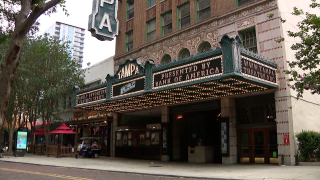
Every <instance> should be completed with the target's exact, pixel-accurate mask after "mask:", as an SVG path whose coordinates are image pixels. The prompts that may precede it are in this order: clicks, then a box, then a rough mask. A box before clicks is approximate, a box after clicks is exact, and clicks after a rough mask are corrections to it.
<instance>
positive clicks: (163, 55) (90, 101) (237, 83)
mask: <svg viewBox="0 0 320 180" xmlns="http://www.w3.org/2000/svg"><path fill="white" fill-rule="evenodd" d="M310 2H311V1H310ZM294 6H297V7H301V8H303V9H304V10H306V11H308V10H310V8H308V3H306V2H303V3H302V2H301V1H298V0H293V1H288V0H215V1H212V0H211V1H209V0H142V1H133V0H124V1H122V2H119V3H118V16H117V17H118V19H119V29H120V30H121V31H120V32H119V34H118V36H117V39H116V52H115V57H114V65H115V67H114V71H115V74H114V76H110V75H108V76H107V83H106V85H105V88H106V92H105V97H106V98H102V99H101V98H96V97H94V95H91V97H90V98H89V97H88V94H87V93H88V92H86V91H83V90H79V91H78V92H76V97H77V100H76V102H75V107H76V108H79V109H86V110H96V111H107V112H113V119H112V121H110V122H108V123H109V124H110V125H111V126H112V127H111V131H112V133H111V136H112V137H111V141H112V146H111V147H110V151H111V156H118V157H131V158H142V159H161V160H171V161H174V160H180V161H188V162H214V163H223V164H231V163H278V161H279V157H282V156H283V157H284V164H287V165H290V164H291V165H294V164H295V157H294V156H295V155H296V154H297V151H298V149H297V143H298V142H297V140H296V138H295V134H296V133H298V132H301V131H302V130H315V131H319V130H320V122H319V120H317V119H316V117H318V116H319V112H320V111H319V110H320V106H319V102H320V98H319V96H318V95H311V94H310V93H309V92H306V93H305V95H304V97H303V98H302V99H299V100H297V99H296V98H295V92H294V91H293V90H291V89H290V88H289V87H288V86H287V84H288V83H287V79H288V77H287V75H286V74H285V73H284V72H283V70H286V69H288V65H287V63H286V61H290V59H294V52H293V51H292V50H291V49H290V46H291V44H292V43H294V40H292V39H290V38H289V37H288V36H287V34H286V32H287V31H288V30H292V29H295V27H294V26H293V25H294V24H297V22H298V21H299V19H297V18H294V17H293V16H291V15H290V13H289V12H291V11H292V10H293V7H294ZM280 17H281V18H284V19H286V20H287V23H284V24H283V23H281V22H280ZM281 37H284V38H285V39H286V40H285V41H284V42H281V43H277V42H276V41H275V40H277V39H279V38H281ZM99 88H101V87H97V88H93V89H96V90H97V91H98V90H99ZM91 91H92V89H91ZM280 154H281V156H279V155H280Z"/></svg>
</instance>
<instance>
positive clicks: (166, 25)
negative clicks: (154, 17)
mask: <svg viewBox="0 0 320 180" xmlns="http://www.w3.org/2000/svg"><path fill="white" fill-rule="evenodd" d="M161 25H162V28H161V35H162V36H164V35H166V34H169V33H171V32H172V12H171V11H170V12H168V13H166V14H164V15H162V22H161Z"/></svg>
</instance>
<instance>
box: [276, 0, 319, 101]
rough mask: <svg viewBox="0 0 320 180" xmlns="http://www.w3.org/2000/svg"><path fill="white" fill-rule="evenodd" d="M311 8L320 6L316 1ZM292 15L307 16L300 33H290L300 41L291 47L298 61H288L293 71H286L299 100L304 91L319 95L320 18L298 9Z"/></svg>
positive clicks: (300, 24)
mask: <svg viewBox="0 0 320 180" xmlns="http://www.w3.org/2000/svg"><path fill="white" fill-rule="evenodd" d="M310 7H311V8H319V9H320V4H319V3H317V2H316V0H312V3H311V4H310ZM292 14H293V15H296V16H301V15H305V16H306V18H305V19H304V20H302V21H301V22H299V23H298V29H299V31H298V32H292V31H289V32H288V35H289V36H290V37H294V38H299V39H300V41H299V42H298V43H295V44H293V45H292V46H291V49H292V50H294V51H296V53H295V57H296V59H295V60H293V61H290V62H289V61H287V62H288V64H289V66H290V68H291V69H290V70H287V71H285V73H287V74H289V75H290V79H289V81H290V82H293V84H288V86H290V87H291V88H292V89H294V90H296V91H297V92H298V94H297V97H298V98H299V97H302V95H303V92H304V90H310V91H311V93H312V94H315V93H317V94H319V93H320V70H319V63H320V56H319V54H320V17H319V16H317V15H316V14H311V13H308V12H306V13H304V12H303V10H301V9H298V8H297V7H295V8H294V12H293V13H292ZM282 40H283V39H282ZM301 70H302V71H301Z"/></svg>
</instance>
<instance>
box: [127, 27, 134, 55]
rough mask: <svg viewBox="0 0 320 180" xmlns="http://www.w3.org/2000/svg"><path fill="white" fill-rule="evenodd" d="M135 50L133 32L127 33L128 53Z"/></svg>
mask: <svg viewBox="0 0 320 180" xmlns="http://www.w3.org/2000/svg"><path fill="white" fill-rule="evenodd" d="M132 49H133V31H129V32H127V33H126V52H128V51H131V50H132Z"/></svg>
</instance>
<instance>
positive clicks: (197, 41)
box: [187, 36, 201, 54]
mask: <svg viewBox="0 0 320 180" xmlns="http://www.w3.org/2000/svg"><path fill="white" fill-rule="evenodd" d="M200 42H201V38H200V36H199V37H195V38H192V39H190V40H188V41H187V46H188V47H189V49H191V52H192V54H197V49H198V46H199V44H200Z"/></svg>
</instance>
